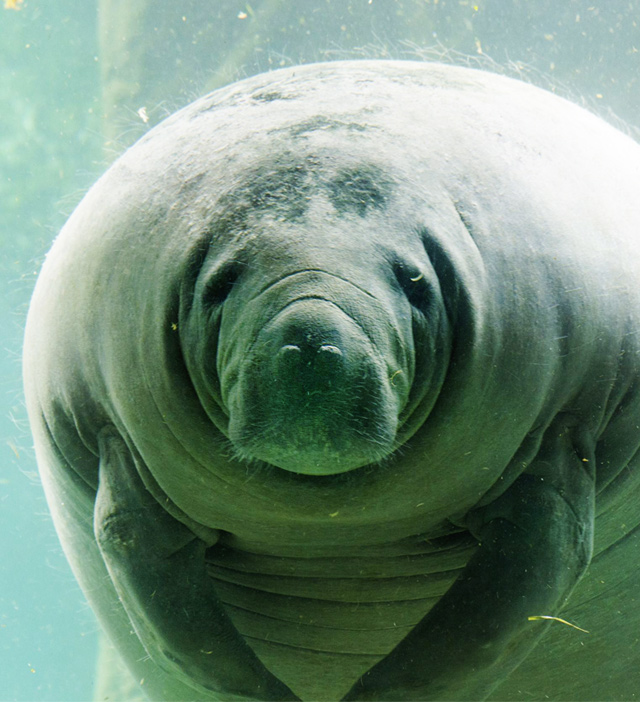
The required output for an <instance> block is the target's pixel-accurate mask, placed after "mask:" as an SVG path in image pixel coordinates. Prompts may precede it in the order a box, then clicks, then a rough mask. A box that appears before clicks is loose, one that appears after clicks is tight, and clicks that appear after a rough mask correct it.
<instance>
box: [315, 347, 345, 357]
mask: <svg viewBox="0 0 640 702" xmlns="http://www.w3.org/2000/svg"><path fill="white" fill-rule="evenodd" d="M318 353H323V354H326V353H329V354H335V355H336V356H342V355H343V353H342V351H341V350H340V349H339V348H338V347H337V346H333V344H323V345H322V346H321V347H320V348H319V349H318Z"/></svg>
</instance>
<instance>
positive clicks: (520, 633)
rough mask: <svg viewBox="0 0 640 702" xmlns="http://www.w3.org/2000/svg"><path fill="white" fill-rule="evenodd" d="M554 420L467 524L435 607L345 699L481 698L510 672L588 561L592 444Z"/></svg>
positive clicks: (565, 421)
mask: <svg viewBox="0 0 640 702" xmlns="http://www.w3.org/2000/svg"><path fill="white" fill-rule="evenodd" d="M569 424H571V421H570V418H566V417H562V416H560V417H559V418H558V419H557V421H556V422H554V424H553V425H552V426H551V427H550V428H549V429H548V430H547V432H546V433H545V436H544V438H543V442H542V444H541V447H540V450H539V452H538V454H537V456H536V458H535V460H534V461H533V462H532V464H531V465H530V466H529V467H528V468H527V470H526V472H525V473H524V474H522V475H521V476H520V477H519V478H518V479H517V480H516V481H515V483H514V484H513V485H512V486H511V487H510V488H509V489H508V490H507V491H506V492H505V493H504V494H503V495H501V496H500V497H499V498H498V499H496V500H495V501H494V502H492V503H491V504H489V505H487V506H486V507H484V508H482V509H479V510H477V511H476V512H475V513H473V514H472V515H471V516H470V519H469V528H470V530H471V531H472V533H474V534H475V535H476V536H477V537H478V540H479V541H480V542H481V543H480V546H479V548H478V550H477V551H476V553H475V554H474V556H473V557H472V559H471V560H470V561H469V563H468V565H467V566H466V568H465V569H464V571H463V572H462V574H461V575H460V577H459V578H458V579H457V580H456V582H455V583H454V584H453V585H452V587H451V588H450V589H449V590H448V592H447V593H446V594H445V595H444V596H443V597H442V598H441V599H440V601H439V602H438V603H437V604H436V605H435V606H434V608H433V609H432V610H431V611H430V612H429V613H428V614H427V615H426V616H425V618H424V619H423V620H422V621H421V622H419V623H418V625H417V626H416V627H415V629H414V630H413V631H412V632H411V633H410V634H409V635H408V636H407V637H406V638H405V639H404V640H403V641H402V642H401V643H400V644H399V645H398V646H397V647H396V648H395V649H394V650H393V651H392V652H391V653H390V654H389V655H388V656H387V657H385V658H384V659H383V660H382V661H380V663H378V664H377V665H376V666H374V667H373V668H372V669H371V670H370V671H369V672H368V673H367V674H365V675H364V676H363V677H362V678H361V679H360V680H359V681H358V682H357V683H356V684H355V685H354V686H353V687H352V689H351V690H350V692H349V693H348V694H347V696H346V697H345V698H344V699H345V700H421V701H425V700H481V699H484V698H485V697H487V696H488V695H489V693H490V692H491V690H492V689H493V688H494V687H496V686H497V685H498V684H499V683H500V682H501V681H502V680H504V679H505V677H506V676H507V675H508V674H509V673H510V672H511V671H512V670H513V669H514V668H516V667H517V666H518V665H519V663H520V662H521V661H522V660H523V659H524V658H525V657H526V656H527V655H528V653H529V652H530V651H531V650H532V648H533V647H534V646H535V645H536V643H537V641H538V640H539V638H540V636H541V635H542V633H543V632H544V630H545V629H546V626H547V625H545V624H544V623H543V622H542V621H529V620H528V617H530V616H539V615H552V616H553V615H556V614H557V612H558V611H559V609H560V608H561V606H562V605H563V603H564V602H565V600H566V598H567V597H568V595H569V594H570V592H571V590H572V589H573V587H574V586H575V584H576V583H577V582H578V580H579V579H580V577H581V576H582V574H583V573H584V571H585V569H586V567H587V565H588V563H589V560H590V558H591V551H592V542H593V520H594V477H593V472H594V465H593V463H594V459H593V455H592V453H593V444H592V442H589V441H588V440H586V441H585V440H584V437H582V436H581V432H580V431H579V429H578V428H576V427H574V428H569V426H568V425H569Z"/></svg>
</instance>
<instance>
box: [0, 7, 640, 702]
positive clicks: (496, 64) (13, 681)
mask: <svg viewBox="0 0 640 702" xmlns="http://www.w3.org/2000/svg"><path fill="white" fill-rule="evenodd" d="M639 10H640V4H639V2H638V1H637V0H596V1H593V2H588V1H586V0H584V1H583V0H565V1H563V2H558V0H535V2H534V1H532V0H295V1H290V2H286V0H252V2H251V3H246V2H242V1H241V0H182V1H181V2H175V1H170V0H56V1H55V2H52V0H0V340H1V348H2V354H1V355H0V364H1V372H0V439H1V440H0V701H2V702H4V701H8V700H20V701H27V702H35V701H36V700H37V701H40V700H42V701H49V702H56V701H64V702H74V701H76V700H78V701H85V700H90V699H92V697H93V691H94V682H95V679H96V655H97V654H96V650H97V641H98V626H97V624H96V623H95V620H94V619H93V616H92V614H91V612H90V610H89V609H88V607H87V605H86V603H85V601H84V599H83V597H82V594H81V592H80V590H79V588H78V586H77V585H76V584H75V581H74V579H73V576H72V575H71V572H70V570H69V568H68V566H67V564H66V561H65V559H64V556H63V555H62V551H61V549H60V546H59V544H58V540H57V537H56V535H55V533H54V531H53V526H52V523H51V520H50V518H49V516H48V512H47V506H46V504H45V501H44V497H43V494H42V490H41V488H40V485H39V482H38V478H37V472H36V466H35V461H34V454H33V449H32V442H31V439H30V436H29V431H28V426H27V423H26V413H25V409H24V402H23V397H22V389H21V377H20V374H21V369H20V354H21V343H22V333H23V328H24V323H25V316H26V312H27V307H28V302H29V297H30V294H31V290H32V288H33V285H34V282H35V278H36V274H37V271H38V269H39V267H40V265H41V262H42V260H43V258H44V254H45V252H46V250H47V249H48V247H49V246H50V244H51V242H52V240H53V238H54V236H55V235H56V232H57V231H58V229H59V228H60V227H61V225H62V224H63V223H64V221H65V219H66V218H67V217H68V215H69V214H70V213H71V211H72V210H73V208H74V207H75V205H76V204H77V203H78V202H79V200H80V199H81V198H82V196H83V194H84V193H85V192H86V190H87V189H88V188H89V187H90V185H91V184H92V183H93V182H94V181H95V180H96V178H97V177H98V176H99V175H100V174H101V173H102V172H103V171H104V170H105V169H106V168H107V167H108V166H109V164H110V163H111V162H112V161H113V160H114V159H115V158H116V157H117V156H118V154H119V153H121V152H122V151H123V150H124V149H126V148H127V146H129V145H130V144H131V143H133V141H135V140H136V139H137V138H138V137H139V136H140V135H142V134H143V133H144V132H145V131H147V130H148V129H150V128H151V127H152V126H153V125H154V124H156V123H157V122H159V121H160V120H161V119H163V118H164V117H165V116H167V115H168V114H170V113H171V112H173V111H174V110H175V109H177V108H179V107H181V106H183V105H185V104H186V103H188V102H190V101H191V100H193V99H194V98H195V97H197V96H199V95H201V94H203V93H205V92H207V91H209V90H212V89H214V88H216V87H218V86H221V85H224V84H226V83H229V82H231V81H234V80H237V79H239V78H242V77H245V76H249V75H253V74H255V73H259V72H262V71H267V70H270V69H273V68H279V67H282V66H289V65H292V64H296V63H308V62H312V61H321V60H341V59H348V58H362V57H369V58H405V59H429V60H442V61H448V62H454V63H460V64H465V65H471V66H478V67H483V68H487V69H489V70H497V71H500V72H506V73H507V74H509V75H514V76H521V77H524V78H525V79H526V80H529V81H531V82H533V83H536V84H538V85H540V86H542V87H545V88H547V89H551V90H553V91H555V92H558V93H560V94H562V95H564V96H567V97H569V98H570V99H573V100H574V101H577V102H579V103H581V104H583V105H585V106H587V107H588V108H589V109H592V110H594V111H596V112H597V113H598V114H600V115H601V116H603V117H604V118H605V119H609V120H610V121H613V122H614V123H615V124H616V125H617V126H618V127H621V128H623V129H625V130H626V131H628V132H631V133H634V132H635V130H636V129H637V128H639V127H640V116H638V115H639V114H640V113H639V108H640V86H639V83H638V77H639V76H640V28H639V26H638V22H640V13H639ZM585 148H586V149H588V148H589V145H588V144H585Z"/></svg>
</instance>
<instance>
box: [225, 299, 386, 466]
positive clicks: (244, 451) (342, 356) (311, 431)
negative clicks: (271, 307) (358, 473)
mask: <svg viewBox="0 0 640 702" xmlns="http://www.w3.org/2000/svg"><path fill="white" fill-rule="evenodd" d="M391 375H392V371H391V369H390V368H389V364H388V363H387V361H385V359H384V358H382V357H381V356H380V353H379V351H378V350H377V349H376V347H375V346H374V344H373V343H372V341H371V340H370V338H369V337H368V335H367V333H366V331H365V330H364V329H363V328H362V327H361V326H360V325H359V323H358V322H357V321H356V320H354V319H353V318H352V317H350V316H349V315H348V314H347V313H346V312H344V311H343V310H342V309H341V308H340V307H339V306H338V305H337V304H335V303H333V302H331V301H328V300H324V299H316V298H304V299H298V300H295V301H294V302H292V303H290V304H288V305H287V306H285V308H284V309H282V310H281V311H279V312H278V313H277V314H276V315H274V317H273V318H272V319H271V320H270V321H269V322H268V323H267V324H265V325H264V326H263V327H262V329H260V331H259V332H258V334H257V336H256V339H255V342H254V344H253V346H252V349H251V351H250V353H249V354H248V355H247V358H246V359H245V362H244V363H243V366H242V368H241V370H240V373H239V377H238V381H237V383H238V388H237V389H238V392H236V393H234V394H233V395H234V397H235V402H233V403H232V406H231V408H230V410H231V412H230V415H231V417H230V425H229V437H230V439H231V441H232V443H233V445H234V446H235V448H236V450H237V452H238V455H239V456H241V457H244V458H257V459H260V460H263V461H266V462H268V463H271V464H273V465H276V466H278V467H280V468H284V469H286V470H290V471H293V472H298V473H307V474H319V475H327V474H332V473H340V472H345V471H348V470H352V469H354V468H357V467H360V466H362V465H366V464H368V463H371V462H374V461H378V460H380V459H381V458H383V457H384V456H386V455H387V454H389V453H390V452H391V451H392V450H393V448H394V441H395V435H396V430H397V421H398V397H397V396H396V393H395V392H394V388H393V385H392V383H391V382H390V378H391Z"/></svg>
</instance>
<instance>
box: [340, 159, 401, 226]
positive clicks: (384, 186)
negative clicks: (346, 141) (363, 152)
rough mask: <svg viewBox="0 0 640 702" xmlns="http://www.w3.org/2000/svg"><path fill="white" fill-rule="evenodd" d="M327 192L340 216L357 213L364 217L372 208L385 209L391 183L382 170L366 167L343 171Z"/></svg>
mask: <svg viewBox="0 0 640 702" xmlns="http://www.w3.org/2000/svg"><path fill="white" fill-rule="evenodd" d="M327 190H328V191H329V200H330V201H331V204H332V205H333V206H334V207H335V208H336V211H337V212H338V213H339V214H348V213H353V212H355V214H357V215H359V216H360V217H364V216H365V215H366V214H367V211H368V210H369V209H371V208H373V209H377V210H382V209H384V208H385V206H386V204H387V200H388V199H389V195H390V194H391V183H390V181H389V179H388V177H387V176H386V175H385V174H384V173H383V172H382V171H381V170H380V169H378V168H374V167H372V166H365V167H359V168H350V169H348V170H344V171H341V172H340V173H339V174H338V176H336V177H335V178H333V179H332V180H331V181H330V182H329V183H328V184H327Z"/></svg>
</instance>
